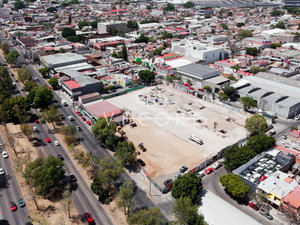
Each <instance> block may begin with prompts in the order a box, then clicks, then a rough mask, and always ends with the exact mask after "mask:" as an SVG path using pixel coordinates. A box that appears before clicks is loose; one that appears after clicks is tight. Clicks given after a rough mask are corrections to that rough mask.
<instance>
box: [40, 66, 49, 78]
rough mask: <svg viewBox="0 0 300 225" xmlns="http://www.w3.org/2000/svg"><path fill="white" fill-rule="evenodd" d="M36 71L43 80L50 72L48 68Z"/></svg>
mask: <svg viewBox="0 0 300 225" xmlns="http://www.w3.org/2000/svg"><path fill="white" fill-rule="evenodd" d="M38 71H39V72H40V74H42V76H43V77H44V78H46V75H47V74H49V72H50V68H49V67H45V68H40V69H38Z"/></svg>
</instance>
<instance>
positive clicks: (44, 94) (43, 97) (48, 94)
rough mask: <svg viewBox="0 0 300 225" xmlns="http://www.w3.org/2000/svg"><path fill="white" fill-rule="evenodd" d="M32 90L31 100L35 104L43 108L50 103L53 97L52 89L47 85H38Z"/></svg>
mask: <svg viewBox="0 0 300 225" xmlns="http://www.w3.org/2000/svg"><path fill="white" fill-rule="evenodd" d="M34 91H35V93H34V98H33V102H34V103H35V104H36V105H37V106H39V107H42V108H45V107H47V106H48V105H50V103H51V101H52V98H53V93H52V90H51V89H49V88H48V87H47V85H42V86H39V87H38V88H35V89H34Z"/></svg>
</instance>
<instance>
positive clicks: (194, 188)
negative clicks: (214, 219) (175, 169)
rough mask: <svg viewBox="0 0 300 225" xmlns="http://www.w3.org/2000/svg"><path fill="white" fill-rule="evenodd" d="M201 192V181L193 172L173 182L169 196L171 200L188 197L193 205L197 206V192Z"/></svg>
mask: <svg viewBox="0 0 300 225" xmlns="http://www.w3.org/2000/svg"><path fill="white" fill-rule="evenodd" d="M201 190H202V180H201V179H200V178H199V177H198V176H197V175H196V174H195V173H193V172H190V173H187V174H186V175H185V176H180V177H178V178H177V179H176V180H175V181H174V182H173V188H172V191H171V194H172V196H173V198H176V199H178V198H180V197H189V198H190V199H191V201H192V204H193V205H196V204H198V201H199V192H200V191H201Z"/></svg>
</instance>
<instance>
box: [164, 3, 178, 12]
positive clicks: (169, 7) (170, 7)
mask: <svg viewBox="0 0 300 225" xmlns="http://www.w3.org/2000/svg"><path fill="white" fill-rule="evenodd" d="M164 10H166V11H175V6H174V5H173V4H170V3H168V4H167V7H165V8H164Z"/></svg>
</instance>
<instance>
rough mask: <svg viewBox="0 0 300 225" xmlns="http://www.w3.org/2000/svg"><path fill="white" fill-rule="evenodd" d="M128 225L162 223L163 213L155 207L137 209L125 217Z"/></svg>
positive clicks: (157, 224) (155, 224)
mask: <svg viewBox="0 0 300 225" xmlns="http://www.w3.org/2000/svg"><path fill="white" fill-rule="evenodd" d="M127 221H128V224H129V225H150V224H151V225H162V223H163V215H162V213H161V212H160V210H159V209H158V208H156V207H151V208H149V209H142V210H138V211H137V212H134V213H131V214H130V215H129V216H128V218H127Z"/></svg>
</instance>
